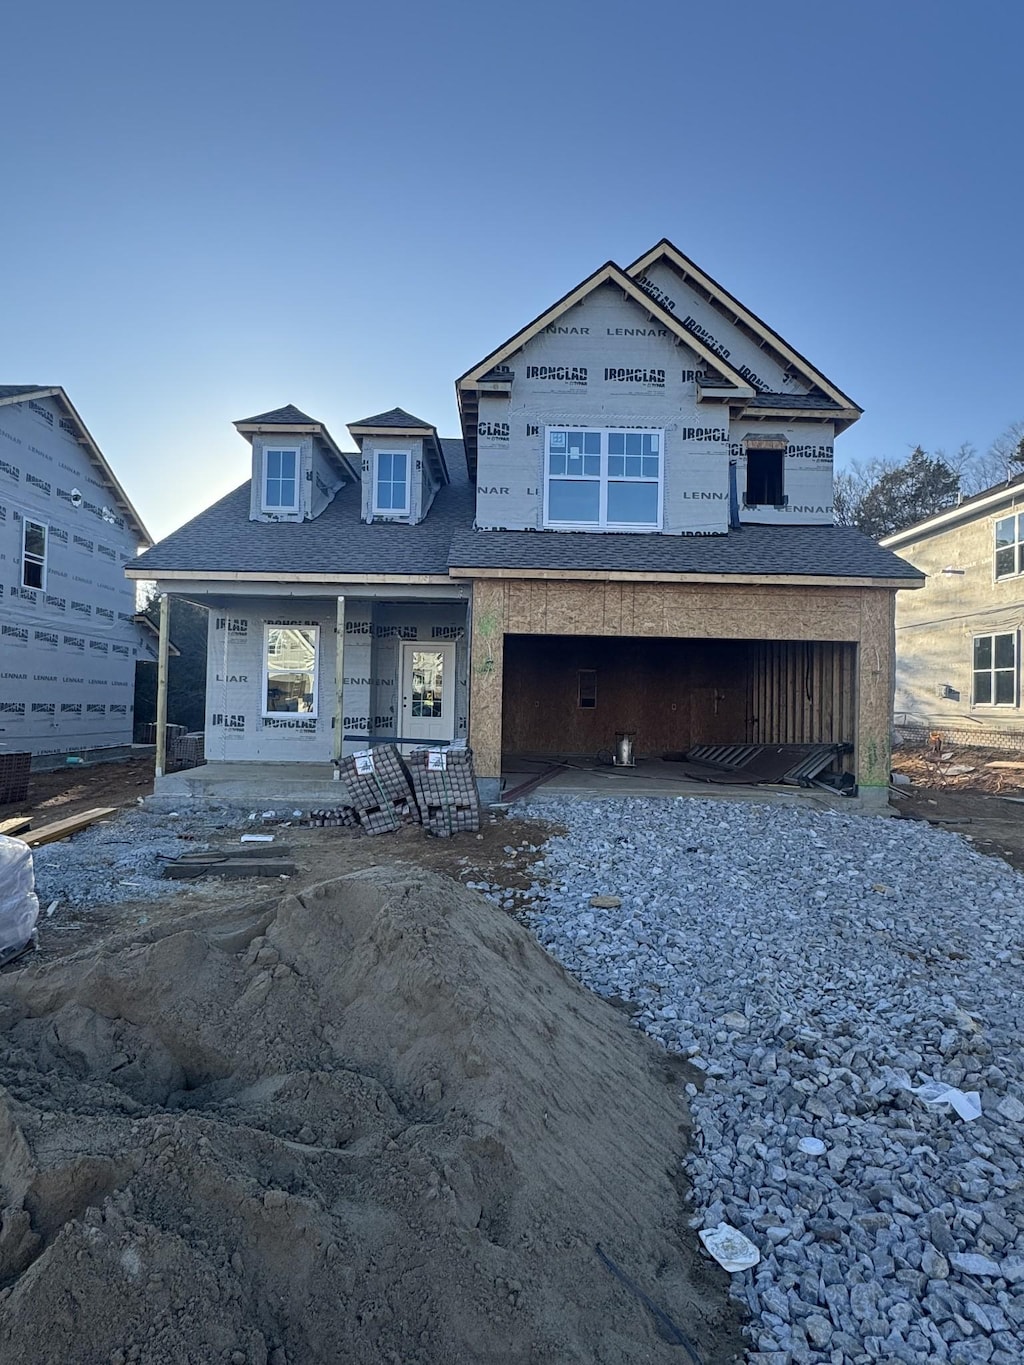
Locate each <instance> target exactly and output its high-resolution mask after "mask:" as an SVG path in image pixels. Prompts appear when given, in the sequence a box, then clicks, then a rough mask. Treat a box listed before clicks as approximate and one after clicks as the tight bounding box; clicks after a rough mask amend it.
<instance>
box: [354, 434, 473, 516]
mask: <svg viewBox="0 0 1024 1365" xmlns="http://www.w3.org/2000/svg"><path fill="white" fill-rule="evenodd" d="M348 429H349V431H350V433H351V435H352V439H353V440H354V441H355V443H356V445H357V446H358V447H359V450H360V454H361V457H362V461H361V462H362V480H363V499H362V513H361V515H362V519H363V521H365V522H373V521H399V522H405V523H407V524H408V525H410V526H415V525H416V523H417V522H419V521H422V520H423V518H424V517H425V516H426V515H427V512H428V511H429V510H430V504H431V503H432V502H433V501H434V495H435V494H436V493H437V490H438V489H439V488H441V487H442V486H443V485H444V484H446V483H448V481H449V479H448V466H447V465H446V464H445V458H444V450H443V449H442V446H441V442H440V440H439V439H438V435H437V429H436V428H435V427H432V426H431V425H430V423H429V422H421V421H420V419H419V418H418V417H413V415H412V414H411V413H409V412H406V411H405V410H404V409H403V408H392V409H391V410H390V412H379V413H377V415H376V416H375V417H366V418H364V419H363V421H361V422H350V423H349V428H348Z"/></svg>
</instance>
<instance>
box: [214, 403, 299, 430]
mask: <svg viewBox="0 0 1024 1365" xmlns="http://www.w3.org/2000/svg"><path fill="white" fill-rule="evenodd" d="M257 422H266V423H267V424H268V425H274V426H281V427H283V426H297V427H310V426H319V425H320V423H318V422H317V419H316V418H315V417H307V415H306V414H305V413H304V412H301V411H300V410H299V409H298V408H297V407H296V406H295V404H294V403H288V404H286V405H285V406H284V407H283V408H274V409H273V410H272V411H271V412H258V413H257V414H256V416H255V417H242V418H241V419H240V420H239V421H238V422H236V423H235V425H236V426H242V427H245V426H250V425H251V426H255V424H256V423H257Z"/></svg>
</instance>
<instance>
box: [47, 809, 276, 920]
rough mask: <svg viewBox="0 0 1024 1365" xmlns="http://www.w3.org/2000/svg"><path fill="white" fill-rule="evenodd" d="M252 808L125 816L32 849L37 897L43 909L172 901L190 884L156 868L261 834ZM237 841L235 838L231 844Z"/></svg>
mask: <svg viewBox="0 0 1024 1365" xmlns="http://www.w3.org/2000/svg"><path fill="white" fill-rule="evenodd" d="M252 813H253V810H252V807H251V806H244V807H243V806H239V807H234V806H224V805H219V806H208V807H206V808H203V809H191V808H190V809H189V810H188V812H187V814H186V813H182V814H181V815H172V814H169V813H167V812H165V811H154V810H148V809H146V808H145V807H141V806H140V807H139V808H138V809H136V810H131V809H129V810H126V811H122V812H121V814H120V815H118V816H117V817H116V818H115V819H113V820H107V821H103V822H101V823H100V824H97V825H90V826H89V828H88V829H84V830H82V831H81V832H80V833H78V834H76V835H75V837H74V838H73V839H64V840H61V841H60V842H58V843H53V844H44V845H43V846H42V848H37V849H33V851H32V860H33V863H34V865H35V877H36V895H37V896H38V897H39V902H40V904H41V905H43V906H44V907H45V906H46V905H47V904H48V903H49V902H50V901H54V900H56V901H60V902H61V903H62V904H64V905H73V906H77V907H78V908H80V909H88V908H89V907H91V906H95V905H103V906H108V905H123V904H125V903H126V902H128V901H138V900H147V899H149V898H150V897H155V896H173V895H176V894H180V893H181V892H182V891H183V890H184V889H185V888H191V889H192V890H193V891H194V890H195V886H194V884H192V883H190V882H172V881H165V880H164V879H163V878H162V877H161V875H160V868H161V865H162V864H163V862H164V861H165V860H166V859H168V858H177V857H178V856H179V855H180V854H182V853H201V852H205V850H206V849H208V848H209V847H210V846H211V844H212V843H224V842H237V839H238V837H239V836H240V835H242V834H244V833H246V832H247V831H251V830H253V829H256V828H260V827H261V826H260V820H259V817H258V816H257V819H256V821H253V820H251V819H250V816H251V815H252ZM231 835H234V836H235V837H234V839H233V840H232V839H231V837H230V836H231Z"/></svg>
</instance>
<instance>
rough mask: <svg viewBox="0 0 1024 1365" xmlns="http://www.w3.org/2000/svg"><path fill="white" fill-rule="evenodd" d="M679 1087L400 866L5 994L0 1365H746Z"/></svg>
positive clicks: (121, 949) (551, 971)
mask: <svg viewBox="0 0 1024 1365" xmlns="http://www.w3.org/2000/svg"><path fill="white" fill-rule="evenodd" d="M158 932H162V934H163V936H162V937H157V936H156V935H157V933H158ZM671 1079H672V1077H671V1072H670V1068H669V1065H668V1059H667V1058H666V1057H665V1056H663V1055H662V1054H659V1053H658V1052H656V1051H654V1050H653V1048H651V1047H650V1046H649V1045H648V1044H647V1043H646V1042H645V1041H644V1040H643V1039H641V1038H640V1037H639V1036H638V1035H637V1034H636V1033H634V1032H632V1031H631V1030H629V1029H628V1028H627V1026H626V1023H625V1020H624V1019H623V1018H622V1017H621V1016H620V1015H618V1014H616V1012H615V1011H614V1010H613V1009H612V1008H611V1007H610V1006H608V1005H606V1004H604V1003H603V1002H601V1001H599V1000H597V999H595V998H594V997H592V996H589V995H588V994H586V993H585V992H584V991H583V990H581V989H580V988H579V987H578V986H576V985H575V983H573V982H572V981H571V980H570V979H569V978H568V977H566V975H565V974H564V973H563V971H562V970H561V968H559V967H558V966H557V965H556V964H555V963H554V962H553V961H552V960H551V959H549V958H548V957H547V956H546V955H545V954H544V953H543V952H542V950H541V949H540V948H539V947H538V946H537V945H536V944H535V943H534V941H533V940H532V939H531V938H530V936H529V935H528V934H527V933H526V932H525V931H524V930H523V929H522V928H521V927H520V926H519V925H518V924H516V923H515V922H514V921H513V920H511V919H509V918H507V917H506V916H504V915H502V914H501V913H500V912H497V911H496V910H495V909H494V908H493V907H492V906H490V905H488V904H487V903H486V902H484V901H482V900H481V899H479V898H478V897H477V896H475V895H473V894H472V893H470V892H467V891H465V890H464V889H463V888H461V887H459V886H458V885H457V884H455V883H453V882H451V881H449V880H448V879H447V878H443V877H440V876H436V875H433V874H431V873H425V872H422V871H420V870H415V869H407V868H402V867H392V868H386V869H373V870H370V871H367V872H359V873H355V874H353V875H350V876H348V877H343V878H339V879H338V880H335V881H332V882H326V883H324V884H322V885H320V886H318V887H316V888H314V889H312V890H311V891H309V892H307V893H305V894H304V895H302V896H301V897H300V896H291V897H289V898H287V899H285V900H283V901H282V902H281V903H280V904H279V905H275V906H270V907H266V908H262V909H261V908H258V907H257V908H253V909H252V910H250V911H246V912H244V913H243V912H237V911H236V912H234V919H233V920H228V919H226V918H225V916H224V915H223V913H221V914H218V913H217V912H215V911H204V912H202V913H200V914H198V915H195V916H193V917H191V918H189V919H184V920H182V921H181V922H179V923H178V924H176V925H164V926H163V928H162V930H161V931H151V933H150V935H149V937H148V939H147V937H146V936H145V935H136V936H134V937H126V938H125V939H122V940H121V941H120V942H118V943H112V944H108V945H107V947H106V948H105V949H104V950H103V951H101V952H99V953H93V954H89V955H86V954H82V955H80V956H79V957H78V958H74V959H70V960H65V961H63V962H60V963H55V964H51V965H43V966H36V967H34V968H29V969H26V970H24V971H22V972H20V973H17V974H15V975H10V976H6V977H3V978H0V1082H2V1088H0V1208H2V1213H0V1359H15V1358H16V1359H17V1360H18V1361H19V1362H20V1365H36V1362H38V1363H39V1365H43V1363H44V1362H46V1365H50V1363H51V1362H53V1361H55V1360H69V1361H70V1360H74V1361H75V1362H78V1365H89V1363H90V1362H97V1363H101V1365H120V1363H121V1362H122V1361H130V1360H140V1361H144V1362H146V1365H163V1363H164V1362H168V1365H169V1363H170V1362H174V1365H182V1362H206V1361H230V1362H234V1363H235V1365H248V1363H252V1365H264V1363H265V1362H268V1361H269V1362H270V1363H271V1365H284V1362H289V1363H290V1365H315V1363H316V1362H324V1363H325V1365H326V1363H327V1362H330V1363H331V1365H334V1362H345V1361H353V1362H363V1361H365V1362H368V1363H369V1362H378V1361H380V1362H396V1363H397V1362H401V1365H412V1362H430V1363H431V1365H433V1363H434V1362H438V1363H440V1362H445V1365H447V1363H448V1362H509V1365H519V1363H520V1362H523V1363H525V1362H531V1365H535V1363H536V1365H540V1362H544V1363H545V1365H548V1363H550V1362H558V1365H567V1363H568V1362H572V1361H579V1362H588V1365H589V1363H590V1362H596V1361H600V1362H609V1363H611V1362H621V1363H622V1365H625V1363H626V1362H630V1365H636V1363H637V1362H643V1361H651V1362H661V1361H665V1362H668V1361H673V1362H674V1361H679V1360H680V1359H685V1358H686V1355H687V1353H686V1350H685V1347H682V1346H681V1344H680V1341H679V1329H681V1330H682V1332H684V1333H685V1334H686V1335H687V1336H688V1337H689V1338H690V1339H691V1341H692V1342H693V1343H694V1344H695V1346H696V1348H697V1350H698V1352H699V1354H700V1357H701V1359H702V1360H703V1361H704V1362H706V1365H714V1363H715V1362H724V1361H726V1360H729V1359H732V1358H733V1356H734V1352H735V1350H736V1349H737V1346H738V1338H737V1336H736V1331H735V1313H734V1309H732V1308H731V1307H730V1306H729V1305H727V1303H726V1300H725V1284H724V1276H723V1275H722V1274H721V1273H720V1272H718V1271H717V1269H714V1268H712V1267H709V1266H708V1265H707V1263H706V1262H704V1261H703V1260H702V1259H701V1258H700V1256H699V1255H698V1254H697V1253H696V1252H695V1250H694V1242H693V1237H692V1234H690V1233H689V1232H684V1231H682V1230H681V1228H680V1224H679V1219H680V1213H681V1209H680V1204H679V1195H678V1192H677V1188H676V1171H677V1169H678V1161H679V1155H680V1152H681V1150H682V1147H683V1143H684V1139H685V1133H684V1132H683V1131H682V1124H683V1122H684V1117H685V1114H684V1110H683V1108H682V1103H681V1096H680V1093H679V1090H678V1086H676V1085H675V1084H666V1081H667V1080H669V1081H671ZM597 1244H600V1245H601V1247H602V1248H603V1249H604V1251H605V1252H606V1253H607V1255H608V1256H609V1257H611V1258H612V1259H613V1260H614V1261H615V1263H616V1264H617V1265H618V1266H620V1267H621V1268H622V1270H623V1271H624V1272H625V1273H626V1274H627V1275H628V1276H629V1277H630V1278H631V1279H632V1280H633V1281H635V1282H636V1284H637V1285H638V1286H639V1287H640V1288H642V1289H643V1290H644V1291H645V1292H646V1293H647V1294H648V1295H649V1296H650V1298H651V1299H652V1300H653V1301H654V1302H655V1303H656V1304H657V1305H658V1306H659V1307H660V1308H661V1309H662V1310H663V1312H664V1314H666V1315H667V1319H670V1321H669V1320H667V1319H666V1318H665V1317H662V1318H660V1319H659V1318H658V1317H657V1316H656V1315H653V1314H652V1313H651V1312H650V1311H649V1310H648V1308H646V1307H645V1306H644V1305H643V1303H642V1302H641V1300H640V1299H639V1297H638V1296H637V1295H636V1294H635V1293H633V1292H631V1291H630V1289H629V1288H628V1287H627V1286H626V1285H624V1284H623V1283H622V1281H621V1280H620V1279H617V1278H616V1277H615V1276H614V1275H613V1274H612V1273H611V1272H610V1271H609V1269H608V1267H607V1265H606V1264H605V1263H604V1262H603V1261H602V1259H601V1257H600V1256H599V1255H598V1253H597V1251H596V1246H597Z"/></svg>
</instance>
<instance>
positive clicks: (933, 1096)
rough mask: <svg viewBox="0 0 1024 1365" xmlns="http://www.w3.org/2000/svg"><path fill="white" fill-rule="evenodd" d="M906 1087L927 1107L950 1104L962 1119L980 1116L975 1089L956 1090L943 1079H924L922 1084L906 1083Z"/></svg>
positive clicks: (979, 1099)
mask: <svg viewBox="0 0 1024 1365" xmlns="http://www.w3.org/2000/svg"><path fill="white" fill-rule="evenodd" d="M907 1089H908V1090H909V1091H910V1093H911V1094H912V1095H916V1096H917V1098H918V1099H919V1100H920V1101H921V1103H922V1104H924V1105H927V1106H928V1108H929V1109H945V1108H946V1107H947V1106H952V1108H953V1109H955V1110H956V1112H957V1113H958V1114H959V1115H960V1117H961V1118H962V1119H967V1120H968V1121H970V1120H971V1119H980V1118H981V1095H980V1094H979V1093H978V1091H977V1090H958V1089H957V1088H956V1086H955V1085H946V1084H945V1082H944V1081H926V1082H925V1083H924V1085H917V1086H914V1085H908V1086H907Z"/></svg>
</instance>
